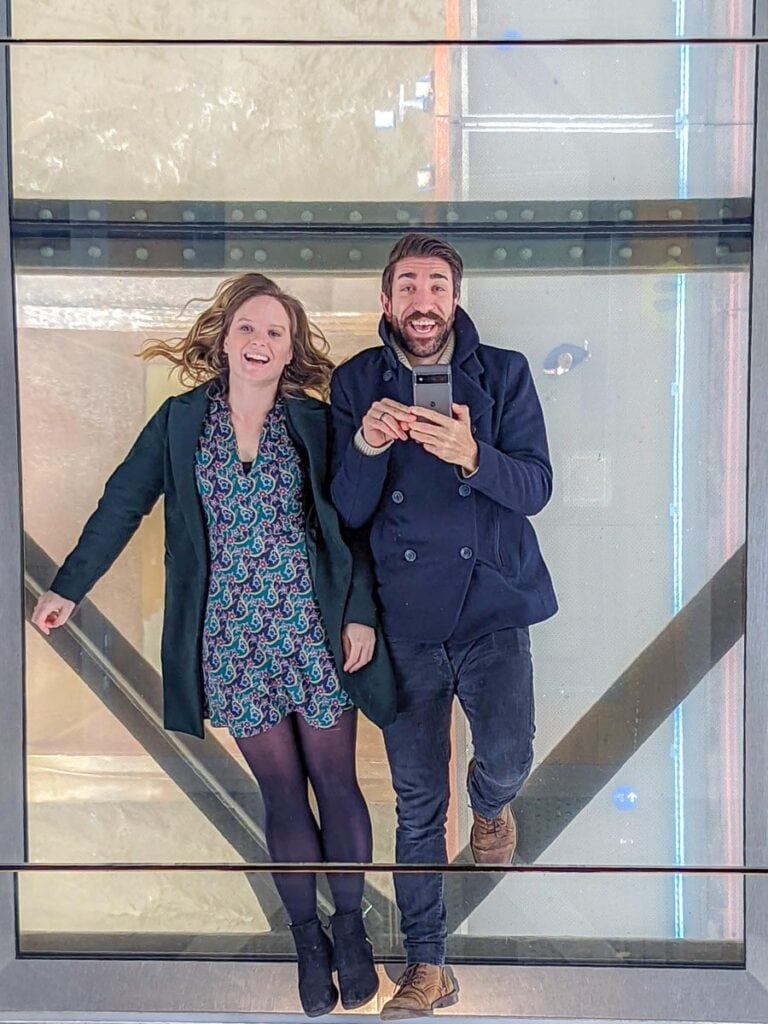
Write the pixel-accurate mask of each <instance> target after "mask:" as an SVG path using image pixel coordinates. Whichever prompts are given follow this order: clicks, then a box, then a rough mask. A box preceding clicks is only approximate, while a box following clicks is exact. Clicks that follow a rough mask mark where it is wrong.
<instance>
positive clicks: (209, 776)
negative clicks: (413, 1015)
mask: <svg viewBox="0 0 768 1024" xmlns="http://www.w3.org/2000/svg"><path fill="white" fill-rule="evenodd" d="M25 562H26V566H25V568H26V574H27V583H26V588H25V599H26V606H27V616H29V614H30V612H31V609H32V608H33V607H34V604H35V601H36V599H37V593H38V590H39V589H43V588H45V587H47V586H48V584H49V582H50V580H51V579H52V578H53V575H54V573H55V571H56V566H55V565H54V563H53V561H52V560H51V559H50V557H49V556H48V555H47V554H46V553H45V552H44V551H43V549H42V548H41V547H40V546H39V545H38V544H37V543H36V542H35V541H34V540H33V539H32V538H31V537H30V536H29V535H26V536H25ZM48 642H49V643H50V645H51V647H52V648H53V649H54V650H55V651H56V653H57V654H58V655H59V657H61V658H62V659H63V660H64V661H65V662H66V663H67V664H68V665H69V666H70V668H71V669H72V670H73V671H74V672H76V673H77V675H78V676H79V677H80V678H81V679H82V680H83V682H84V683H85V684H86V686H88V687H89V688H90V689H91V690H92V692H93V693H94V694H95V695H96V696H97V697H98V698H99V700H100V701H101V702H102V703H103V704H104V705H105V706H106V707H107V708H109V710H110V711H111V712H112V714H113V715H114V716H115V718H116V719H117V721H118V722H120V723H121V724H122V725H123V727H124V728H126V729H127V730H128V732H129V733H130V734H131V735H132V736H133V737H134V738H135V739H136V740H138V742H139V743H140V744H141V746H142V747H143V748H144V749H145V750H146V751H147V753H148V754H149V756H150V757H151V758H152V759H153V760H154V761H155V762H156V763H157V765H158V766H159V767H160V769H161V770H162V771H163V772H164V773H165V774H166V775H167V776H168V777H169V778H171V779H173V781H174V782H175V783H176V784H177V785H178V786H179V788H180V789H181V791H182V792H183V793H184V795H185V796H186V797H188V798H189V800H191V802H192V803H193V804H194V806H195V807H196V808H197V809H198V810H199V811H201V812H202V813H203V814H204V815H205V817H206V818H207V819H208V821H209V822H210V823H211V824H212V825H213V826H214V828H215V829H217V831H218V832H219V833H220V834H221V835H222V836H223V837H224V838H225V839H226V840H227V842H228V843H229V844H230V845H231V846H232V848H233V849H234V850H235V851H236V852H237V853H238V854H239V855H240V856H241V857H242V858H243V860H244V861H246V862H248V863H252V864H258V863H269V859H270V858H269V854H268V853H267V849H266V843H265V839H264V831H263V829H264V805H263V802H262V799H261V795H260V793H259V788H258V786H257V785H256V783H255V781H254V779H253V777H252V776H251V774H250V773H249V772H247V771H246V770H245V769H244V768H241V766H240V765H239V764H238V762H237V761H236V760H235V758H233V757H232V755H231V754H230V753H229V751H228V750H227V749H226V748H225V747H223V746H222V744H221V743H219V741H218V740H217V739H216V737H215V736H214V735H212V734H211V733H210V732H207V734H206V737H205V739H204V740H201V739H197V738H196V737H194V736H187V735H184V734H182V733H169V732H166V731H165V729H164V728H163V711H162V684H161V679H160V675H159V674H158V672H156V671H155V669H154V668H153V667H152V665H150V664H149V662H148V661H147V660H146V659H145V658H143V657H142V656H141V654H139V652H138V651H137V650H136V649H135V648H134V647H133V646H132V645H131V644H130V643H129V642H128V641H127V640H126V639H125V637H124V636H123V635H122V634H121V633H120V632H119V631H118V630H117V629H115V626H114V625H113V623H111V622H110V621H109V619H107V618H106V616H105V615H103V614H102V613H101V612H100V611H99V610H98V608H97V607H96V606H95V605H94V604H93V603H92V602H91V601H89V600H87V599H86V600H84V601H83V602H82V603H81V604H80V606H79V608H78V611H77V615H76V617H75V618H74V620H73V621H72V623H71V624H70V623H67V625H66V626H64V627H63V628H62V629H57V630H53V631H52V633H51V635H50V637H48ZM246 878H247V879H248V881H249V884H250V885H251V888H252V889H253V891H254V893H255V894H256V896H257V898H258V901H259V904H260V906H261V908H262V911H263V912H264V914H265V916H266V917H267V919H268V920H269V922H270V924H271V925H275V926H277V925H282V924H283V923H284V922H285V921H286V920H287V919H286V917H285V912H284V910H283V908H282V904H281V903H280V901H279V899H278V896H277V893H276V891H275V889H274V887H273V885H272V882H271V880H270V879H269V878H268V877H266V876H265V875H257V874H254V873H251V874H248V875H246ZM319 881H320V883H321V891H320V906H321V909H322V910H323V911H325V912H327V913H331V912H332V905H331V903H330V901H329V899H328V895H327V889H326V887H325V881H324V879H320V880H319ZM365 896H366V899H367V900H368V902H369V903H370V904H371V911H370V912H371V915H372V921H379V922H380V925H381V927H383V928H384V929H386V930H387V931H391V930H392V925H393V922H394V921H395V920H396V917H395V910H394V907H393V905H392V903H391V901H390V900H388V899H386V897H384V896H382V895H381V893H379V892H378V890H376V889H375V888H373V887H372V886H370V885H369V886H366V892H365Z"/></svg>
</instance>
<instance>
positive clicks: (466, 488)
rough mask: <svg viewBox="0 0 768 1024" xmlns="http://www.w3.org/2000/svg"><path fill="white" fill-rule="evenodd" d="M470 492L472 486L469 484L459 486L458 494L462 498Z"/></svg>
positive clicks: (466, 496)
mask: <svg viewBox="0 0 768 1024" xmlns="http://www.w3.org/2000/svg"><path fill="white" fill-rule="evenodd" d="M471 493H472V488H471V487H470V486H469V484H462V485H461V487H459V494H460V495H461V496H462V498H468V497H469V496H470V494H471Z"/></svg>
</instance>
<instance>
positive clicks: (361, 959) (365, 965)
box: [331, 910, 379, 1010]
mask: <svg viewBox="0 0 768 1024" xmlns="http://www.w3.org/2000/svg"><path fill="white" fill-rule="evenodd" d="M331 928H332V930H333V953H334V966H335V967H336V969H337V971H338V972H339V988H340V989H341V1005H342V1006H343V1007H344V1009H345V1010H354V1009H355V1008H356V1007H358V1006H362V1005H363V1004H364V1003H367V1002H368V1000H369V999H372V998H373V997H374V996H375V995H376V993H377V991H378V989H379V976H378V974H377V973H376V968H375V967H374V966H373V947H372V946H371V942H370V939H369V938H368V936H367V935H366V934H365V927H364V926H363V913H362V911H361V910H353V911H352V913H351V914H334V915H333V917H332V918H331Z"/></svg>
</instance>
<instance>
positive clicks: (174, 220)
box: [11, 195, 752, 232]
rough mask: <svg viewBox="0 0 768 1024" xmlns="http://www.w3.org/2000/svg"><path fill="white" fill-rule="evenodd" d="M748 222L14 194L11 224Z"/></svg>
mask: <svg viewBox="0 0 768 1024" xmlns="http://www.w3.org/2000/svg"><path fill="white" fill-rule="evenodd" d="M751 221H752V200H751V198H750V197H749V196H729V197H725V198H721V199H718V198H715V199H695V198H694V199H616V200H602V199H599V200H595V199H563V200H542V201H530V200H528V201H520V202H508V201H506V200H500V201H492V200H490V201H488V200H486V201H472V200H469V201H457V202H447V201H446V202H433V201H431V200H430V199H429V197H428V195H425V197H424V199H422V200H420V201H413V202H361V203H347V202H344V203H340V202H339V203H335V202H332V203H328V202H259V201H258V200H255V201H249V202H239V201H234V200H232V201H216V202H203V201H197V200H191V199H190V200H178V201H173V202H170V201H168V202H165V201H154V202H144V201H142V200H102V199H55V198H52V199H15V200H14V201H13V205H12V210H11V222H12V225H13V226H14V229H16V227H17V226H18V225H19V224H20V223H27V224H32V223H41V224H43V225H53V224H84V225H89V226H91V227H93V226H94V225H95V224H130V225H134V226H139V227H149V226H152V225H161V224H177V225H182V226H185V227H188V228H189V227H194V226H196V225H201V224H209V225H215V226H217V227H220V228H222V229H223V228H224V227H225V226H226V227H227V228H240V227H257V228H259V227H260V228H264V227H271V228H272V229H274V228H275V227H278V226H279V227H281V228H288V227H294V228H300V229H301V230H302V231H308V230H312V229H313V228H318V227H326V228H327V227H337V228H340V227H345V228H347V229H354V230H359V229H362V228H366V227H378V228H385V229H394V230H397V231H406V230H409V229H414V228H423V229H426V228H442V229H443V230H446V229H449V230H451V231H461V230H462V229H465V228H470V229H472V228H478V227H483V228H499V229H504V228H507V229H509V228H510V227H514V226H515V225H519V226H522V227H523V228H524V229H525V230H526V231H527V232H530V231H531V230H532V229H533V230H535V229H536V228H537V227H539V226H544V225H556V226H558V227H567V226H570V227H576V228H577V229H578V230H583V228H584V226H585V225H587V224H590V225H601V224H602V225H624V227H625V228H626V226H627V225H629V224H631V225H633V226H635V225H656V226H658V225H663V224H673V225H675V224H676V225H683V224H684V225H686V226H691V225H697V224H709V225H712V226H713V227H717V226H719V227H725V226H728V225H734V224H740V225H742V226H749V225H750V224H751Z"/></svg>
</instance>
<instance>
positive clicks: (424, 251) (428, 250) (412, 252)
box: [381, 231, 464, 299]
mask: <svg viewBox="0 0 768 1024" xmlns="http://www.w3.org/2000/svg"><path fill="white" fill-rule="evenodd" d="M409 256H431V257H433V258H437V259H441V260H445V262H446V263H447V264H448V266H449V267H450V268H451V275H452V276H453V293H454V295H458V294H459V292H460V291H461V278H462V275H463V273H464V262H463V261H462V258H461V256H459V254H458V253H457V252H456V250H455V249H454V248H453V246H452V245H449V244H448V242H444V241H443V239H442V238H435V236H434V235H421V234H419V233H418V232H416V231H412V232H411V233H410V234H408V235H403V237H402V238H400V239H398V241H397V242H396V243H395V247H394V249H393V250H392V252H391V253H390V254H389V259H388V261H387V265H386V267H384V273H383V274H382V275H381V290H382V291H383V292H384V294H385V295H386V296H387V298H388V299H391V298H392V278H393V277H394V273H395V264H396V263H397V262H398V260H404V259H406V258H407V257H409Z"/></svg>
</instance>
